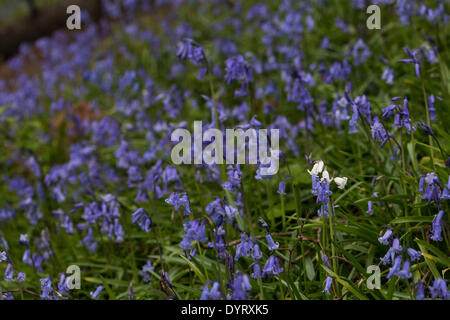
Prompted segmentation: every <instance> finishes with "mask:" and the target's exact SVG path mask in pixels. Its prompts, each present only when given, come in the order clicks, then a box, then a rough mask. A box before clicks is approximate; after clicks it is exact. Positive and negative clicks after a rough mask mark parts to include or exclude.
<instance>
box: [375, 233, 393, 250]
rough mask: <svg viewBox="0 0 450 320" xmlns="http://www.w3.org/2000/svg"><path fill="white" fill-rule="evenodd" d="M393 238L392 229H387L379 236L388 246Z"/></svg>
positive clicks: (381, 241)
mask: <svg viewBox="0 0 450 320" xmlns="http://www.w3.org/2000/svg"><path fill="white" fill-rule="evenodd" d="M391 238H392V229H387V230H386V232H385V233H384V235H383V236H382V237H380V238H378V241H379V242H380V243H382V244H385V245H387V246H388V245H389V241H390V240H391Z"/></svg>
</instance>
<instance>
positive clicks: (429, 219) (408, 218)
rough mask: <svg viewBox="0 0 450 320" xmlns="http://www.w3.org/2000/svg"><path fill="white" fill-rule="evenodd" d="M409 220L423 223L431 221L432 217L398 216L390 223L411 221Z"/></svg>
mask: <svg viewBox="0 0 450 320" xmlns="http://www.w3.org/2000/svg"><path fill="white" fill-rule="evenodd" d="M411 222H424V223H431V222H433V217H421V216H416V217H398V218H395V219H394V220H392V221H391V222H390V223H391V224H400V223H411Z"/></svg>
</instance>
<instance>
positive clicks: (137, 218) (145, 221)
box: [131, 208, 152, 232]
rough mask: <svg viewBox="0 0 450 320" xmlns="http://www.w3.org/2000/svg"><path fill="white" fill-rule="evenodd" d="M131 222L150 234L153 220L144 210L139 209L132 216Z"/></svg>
mask: <svg viewBox="0 0 450 320" xmlns="http://www.w3.org/2000/svg"><path fill="white" fill-rule="evenodd" d="M131 221H132V223H133V224H136V223H137V224H138V225H139V226H140V227H141V229H142V230H144V231H145V232H150V225H151V223H152V219H151V218H150V216H148V215H147V214H145V213H144V209H142V208H139V209H137V210H136V211H135V212H134V213H133V214H132V215H131Z"/></svg>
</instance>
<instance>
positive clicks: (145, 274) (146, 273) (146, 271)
mask: <svg viewBox="0 0 450 320" xmlns="http://www.w3.org/2000/svg"><path fill="white" fill-rule="evenodd" d="M154 270H155V268H154V267H153V266H152V262H151V261H150V259H148V260H147V262H146V263H145V265H144V266H143V267H142V270H141V271H140V272H139V274H140V275H141V277H142V278H143V281H144V283H148V282H150V278H151V275H152V274H151V273H150V271H154Z"/></svg>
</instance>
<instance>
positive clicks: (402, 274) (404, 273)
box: [396, 260, 412, 279]
mask: <svg viewBox="0 0 450 320" xmlns="http://www.w3.org/2000/svg"><path fill="white" fill-rule="evenodd" d="M409 268H410V262H409V260H406V261H405V262H403V267H402V269H401V270H400V271H399V272H398V273H397V274H396V276H397V277H399V278H400V279H409V278H411V277H412V273H411V271H409Z"/></svg>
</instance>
